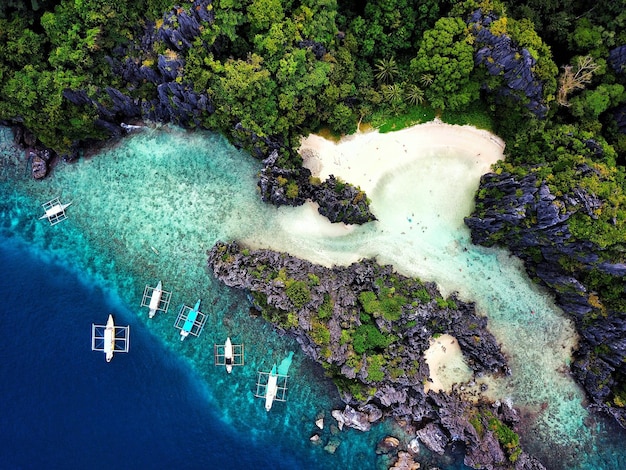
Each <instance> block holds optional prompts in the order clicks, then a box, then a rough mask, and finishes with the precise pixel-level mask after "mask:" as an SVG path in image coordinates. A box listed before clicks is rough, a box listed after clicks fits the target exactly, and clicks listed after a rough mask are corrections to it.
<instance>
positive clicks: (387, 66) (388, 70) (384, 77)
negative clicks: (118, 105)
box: [374, 57, 398, 83]
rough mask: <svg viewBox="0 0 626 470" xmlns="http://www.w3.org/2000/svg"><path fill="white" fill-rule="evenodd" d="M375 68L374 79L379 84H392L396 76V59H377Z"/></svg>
mask: <svg viewBox="0 0 626 470" xmlns="http://www.w3.org/2000/svg"><path fill="white" fill-rule="evenodd" d="M374 67H375V68H376V70H377V72H376V75H375V76H376V79H377V80H378V81H379V82H385V83H389V82H393V79H394V77H395V76H396V75H398V64H396V59H394V58H393V57H390V58H389V59H379V60H378V61H376V63H375V64H374Z"/></svg>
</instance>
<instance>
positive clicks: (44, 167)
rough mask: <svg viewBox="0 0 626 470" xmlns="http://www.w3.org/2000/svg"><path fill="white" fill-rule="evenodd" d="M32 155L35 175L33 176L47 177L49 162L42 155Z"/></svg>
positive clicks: (32, 172) (37, 177) (32, 168)
mask: <svg viewBox="0 0 626 470" xmlns="http://www.w3.org/2000/svg"><path fill="white" fill-rule="evenodd" d="M31 155H32V160H31V174H32V175H33V178H35V179H36V180H40V179H42V178H45V177H46V175H47V174H48V164H47V163H46V161H45V160H44V159H43V158H41V156H39V155H37V154H31Z"/></svg>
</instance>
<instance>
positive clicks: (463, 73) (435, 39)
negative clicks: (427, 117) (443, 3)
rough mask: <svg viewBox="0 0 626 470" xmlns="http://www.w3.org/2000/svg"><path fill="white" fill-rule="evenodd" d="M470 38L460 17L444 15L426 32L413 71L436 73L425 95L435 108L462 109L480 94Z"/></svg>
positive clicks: (413, 62)
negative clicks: (474, 77) (475, 77)
mask: <svg viewBox="0 0 626 470" xmlns="http://www.w3.org/2000/svg"><path fill="white" fill-rule="evenodd" d="M470 42H471V40H470V37H469V36H468V33H467V28H466V26H465V23H464V22H463V20H461V19H460V18H441V19H439V20H438V21H437V22H436V23H435V27H434V28H433V29H430V30H428V31H426V32H425V33H424V37H423V38H422V41H421V42H420V47H419V50H418V53H417V57H416V58H415V59H413V60H412V61H411V72H412V73H413V75H414V76H416V77H420V76H423V75H425V74H426V75H430V76H432V77H433V79H432V83H431V84H430V85H429V86H428V87H427V88H426V90H425V91H424V95H425V96H426V99H427V100H428V101H429V102H430V104H431V105H432V106H433V107H434V108H439V109H451V110H454V109H459V108H461V107H463V106H465V105H467V104H468V103H470V102H472V101H474V100H476V99H477V98H478V96H479V88H480V85H479V83H478V82H477V81H474V80H473V79H472V75H471V73H472V70H473V69H474V48H473V46H472V45H471V44H470Z"/></svg>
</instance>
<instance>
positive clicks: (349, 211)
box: [257, 149, 376, 224]
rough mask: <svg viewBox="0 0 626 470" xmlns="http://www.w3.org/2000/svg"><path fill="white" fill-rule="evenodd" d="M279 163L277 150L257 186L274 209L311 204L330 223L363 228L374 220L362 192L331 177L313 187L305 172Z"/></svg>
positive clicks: (266, 161) (264, 169)
mask: <svg viewBox="0 0 626 470" xmlns="http://www.w3.org/2000/svg"><path fill="white" fill-rule="evenodd" d="M285 151H286V150H285ZM278 160H279V151H278V150H277V149H274V150H273V151H272V153H271V154H270V156H269V157H267V158H266V159H265V160H263V169H262V170H261V173H260V177H259V182H258V184H257V186H258V187H259V189H260V191H261V198H262V199H263V202H267V203H270V204H273V205H275V206H283V205H290V206H300V205H302V204H304V203H305V202H306V201H307V200H312V201H314V202H316V203H317V204H318V212H319V213H320V214H322V215H323V216H324V217H326V218H328V220H330V221H331V222H333V223H335V222H343V223H345V224H364V223H367V222H370V221H372V220H376V217H375V216H374V214H372V212H371V211H370V208H369V200H368V198H367V196H366V195H365V192H364V191H361V190H360V189H359V188H356V187H354V186H352V185H351V184H349V183H344V182H343V181H341V180H339V179H337V178H335V177H334V176H333V175H331V176H330V177H329V178H328V179H327V180H326V181H324V182H320V183H318V184H314V180H313V178H311V171H310V170H309V169H308V168H305V167H302V166H300V167H298V168H284V167H283V166H281V165H279V164H278Z"/></svg>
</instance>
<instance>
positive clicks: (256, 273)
mask: <svg viewBox="0 0 626 470" xmlns="http://www.w3.org/2000/svg"><path fill="white" fill-rule="evenodd" d="M208 264H209V268H210V269H211V271H212V272H213V273H214V275H215V276H216V278H217V279H219V280H220V281H222V282H223V283H224V284H226V285H228V286H231V287H235V288H239V289H244V290H246V291H247V292H249V293H250V296H251V299H252V300H253V304H254V305H255V307H256V308H257V309H259V310H260V311H261V313H262V315H263V317H264V318H265V319H267V320H268V321H270V322H272V323H273V324H274V325H275V326H276V327H277V328H278V329H280V330H282V331H285V332H286V333H287V334H290V335H292V336H294V337H295V339H296V340H297V341H298V343H299V344H300V345H301V347H302V350H303V352H304V353H305V354H307V356H309V357H310V358H311V359H312V360H314V361H315V362H317V363H319V364H321V365H322V367H323V368H324V369H325V371H326V373H327V375H329V376H330V377H331V378H332V379H333V380H334V382H335V384H336V385H337V387H338V389H339V392H340V396H341V398H342V400H343V401H344V402H345V404H346V406H345V408H344V410H335V411H334V412H333V417H334V418H335V419H336V420H337V422H338V423H339V425H340V426H349V427H353V428H356V429H359V430H362V431H366V430H368V429H369V428H370V427H371V425H372V424H373V423H376V422H378V421H380V420H382V419H385V418H393V419H395V420H396V421H397V422H398V423H401V424H403V427H404V428H405V429H407V430H408V431H409V432H411V434H412V435H414V436H416V437H417V438H418V439H419V440H420V441H421V442H422V443H423V444H424V445H425V446H427V447H428V448H429V449H430V450H432V451H433V452H437V453H443V452H444V451H445V449H446V447H447V446H448V445H450V444H452V443H460V444H462V445H464V446H465V455H466V456H465V464H466V465H468V466H471V467H473V468H490V469H504V468H516V469H541V468H544V467H543V466H542V465H541V464H540V463H539V462H538V461H537V460H536V459H534V458H533V457H531V456H529V455H528V454H527V453H525V452H524V451H523V450H522V448H521V446H520V443H519V437H518V435H517V434H516V433H515V426H516V424H517V423H518V421H519V418H518V415H517V412H516V410H515V409H514V408H513V407H511V406H510V405H509V404H508V403H506V402H495V403H493V402H490V401H488V400H486V399H484V398H481V397H479V398H478V399H477V400H476V399H475V397H474V395H476V394H475V393H473V394H470V393H468V392H467V389H466V387H465V386H464V385H461V384H458V385H457V386H455V387H453V389H452V390H451V391H450V392H449V393H445V392H443V391H438V392H435V391H433V390H428V391H427V392H425V391H424V384H425V383H426V381H428V380H429V376H430V371H429V368H428V364H427V363H426V361H425V359H424V354H423V353H424V351H425V350H426V349H428V347H429V345H430V340H431V338H433V337H437V336H438V335H441V334H450V335H452V336H454V337H455V338H456V339H457V340H458V342H459V345H460V346H461V350H462V352H463V354H464V356H465V358H466V361H467V363H468V364H469V366H470V367H471V369H472V370H473V371H474V374H475V375H476V376H480V375H482V374H506V373H508V368H507V365H506V359H505V357H504V356H503V354H502V352H501V350H500V347H499V345H498V344H497V342H496V340H495V338H494V337H493V335H492V334H491V333H490V332H489V331H488V329H487V319H486V318H484V317H480V316H478V315H477V314H476V312H475V310H474V306H473V304H471V303H466V302H463V301H461V300H460V299H458V298H457V297H456V296H454V295H453V296H451V297H449V298H447V299H444V298H443V297H442V296H441V293H440V292H439V291H438V289H437V287H436V285H434V284H433V283H428V282H421V281H419V280H418V279H412V278H407V277H405V276H402V275H400V274H398V273H395V272H394V271H393V269H392V268H391V266H381V265H378V264H377V263H376V262H375V261H373V260H363V261H361V262H359V263H354V264H352V265H350V266H348V267H333V268H326V267H323V266H319V265H315V264H313V263H310V262H308V261H304V260H301V259H298V258H295V257H293V256H290V255H288V254H286V253H278V252H274V251H271V250H256V251H252V250H248V249H246V248H243V247H240V246H239V245H238V244H237V243H234V242H233V243H229V244H225V243H222V242H218V243H217V244H216V245H215V246H214V247H213V248H212V250H211V251H210V253H209V258H208ZM472 385H473V384H472V383H470V384H467V386H468V387H471V386H472ZM478 395H480V394H478ZM405 457H406V456H403V458H405Z"/></svg>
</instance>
